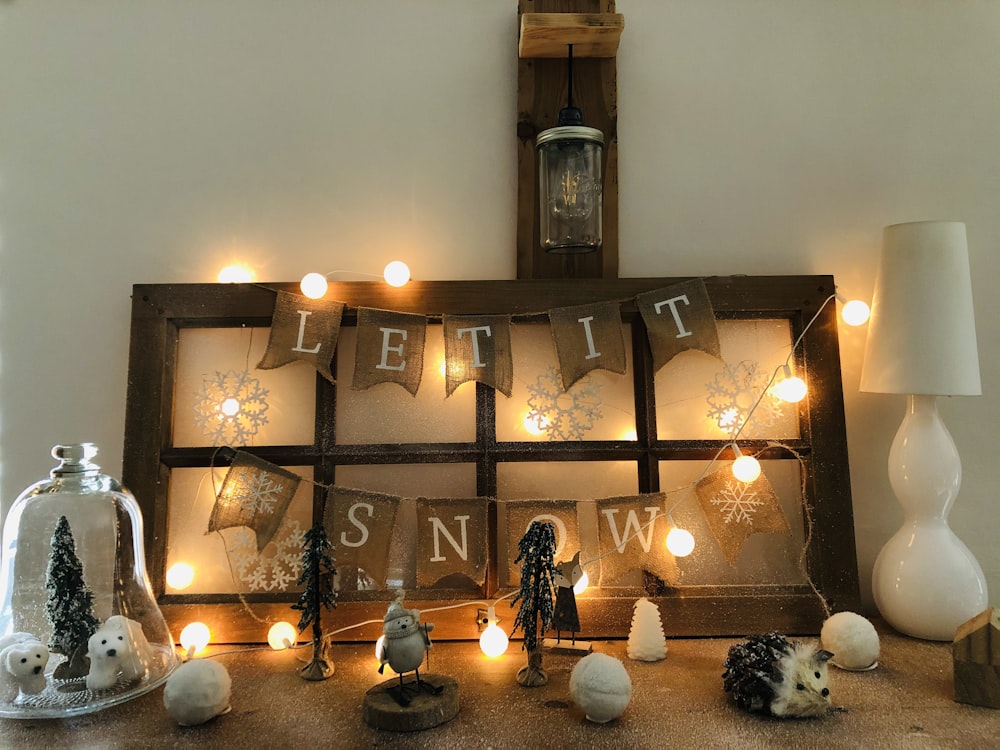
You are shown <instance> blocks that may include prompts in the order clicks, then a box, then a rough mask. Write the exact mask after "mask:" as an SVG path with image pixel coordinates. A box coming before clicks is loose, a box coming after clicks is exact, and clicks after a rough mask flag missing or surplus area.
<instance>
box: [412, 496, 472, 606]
mask: <svg viewBox="0 0 1000 750" xmlns="http://www.w3.org/2000/svg"><path fill="white" fill-rule="evenodd" d="M488 507H489V501H488V500H486V499H484V498H481V497H473V498H427V497H421V498H418V499H417V586H418V587H420V588H426V587H429V586H433V585H434V584H436V583H437V582H438V581H440V580H441V579H442V578H445V577H446V576H449V575H453V574H455V573H460V574H461V575H464V576H465V577H466V578H468V579H469V580H470V581H472V582H473V583H474V584H476V585H477V586H482V585H483V583H484V582H485V581H486V551H487V544H488V542H487V526H486V512H487V509H488Z"/></svg>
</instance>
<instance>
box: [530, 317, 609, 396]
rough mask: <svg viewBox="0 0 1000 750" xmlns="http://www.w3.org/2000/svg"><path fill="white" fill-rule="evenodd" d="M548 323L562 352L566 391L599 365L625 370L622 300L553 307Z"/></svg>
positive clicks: (561, 364)
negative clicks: (620, 301)
mask: <svg viewBox="0 0 1000 750" xmlns="http://www.w3.org/2000/svg"><path fill="white" fill-rule="evenodd" d="M549 324H550V325H551V327H552V340H553V341H554V342H555V345H556V354H558V355H559V372H560V374H561V375H562V381H563V388H565V389H566V390H567V391H568V390H569V389H570V386H572V385H573V383H575V382H576V381H577V380H579V379H580V378H582V377H583V376H584V375H586V374H587V373H588V372H590V371H591V370H596V369H597V368H600V369H602V370H610V371H611V372H617V373H624V372H625V369H626V366H627V365H626V362H625V337H624V335H623V334H622V314H621V304H620V303H619V302H617V301H612V302H595V303H593V304H589V305H577V306H576V307H560V308H557V309H555V310H550V311H549Z"/></svg>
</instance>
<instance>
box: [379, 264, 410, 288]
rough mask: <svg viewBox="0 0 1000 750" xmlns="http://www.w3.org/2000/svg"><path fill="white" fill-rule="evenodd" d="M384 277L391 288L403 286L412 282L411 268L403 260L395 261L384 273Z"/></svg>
mask: <svg viewBox="0 0 1000 750" xmlns="http://www.w3.org/2000/svg"><path fill="white" fill-rule="evenodd" d="M382 277H383V278H384V279H385V283H386V284H388V285H389V286H403V285H404V284H405V283H406V282H407V281H409V280H410V267H409V266H408V265H406V264H405V263H404V262H403V261H401V260H394V261H392V263H390V264H389V265H387V266H386V267H385V270H383V271H382Z"/></svg>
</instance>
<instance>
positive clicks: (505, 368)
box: [444, 315, 514, 397]
mask: <svg viewBox="0 0 1000 750" xmlns="http://www.w3.org/2000/svg"><path fill="white" fill-rule="evenodd" d="M444 359H445V369H446V375H445V388H446V391H447V395H448V396H450V395H451V394H452V393H454V392H455V389H456V388H458V386H460V385H461V384H462V383H465V382H466V381H469V380H477V381H479V382H480V383H485V384H486V385H489V386H492V387H493V388H495V389H496V390H498V391H500V393H502V394H503V395H505V396H508V397H509V396H510V393H511V388H512V387H513V385H514V360H513V358H512V356H511V352H510V316H509V315H462V316H455V315H445V316H444Z"/></svg>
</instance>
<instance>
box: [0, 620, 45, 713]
mask: <svg viewBox="0 0 1000 750" xmlns="http://www.w3.org/2000/svg"><path fill="white" fill-rule="evenodd" d="M48 663H49V649H48V646H46V645H45V644H44V643H42V642H41V641H39V640H38V639H37V638H36V637H35V636H33V635H32V634H31V633H11V634H9V635H5V636H4V637H3V638H0V690H2V694H0V700H13V699H14V698H16V697H17V696H18V693H19V692H20V693H24V694H25V695H37V694H38V693H40V692H42V691H43V690H44V689H45V666H46V665H47V664H48Z"/></svg>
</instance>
